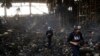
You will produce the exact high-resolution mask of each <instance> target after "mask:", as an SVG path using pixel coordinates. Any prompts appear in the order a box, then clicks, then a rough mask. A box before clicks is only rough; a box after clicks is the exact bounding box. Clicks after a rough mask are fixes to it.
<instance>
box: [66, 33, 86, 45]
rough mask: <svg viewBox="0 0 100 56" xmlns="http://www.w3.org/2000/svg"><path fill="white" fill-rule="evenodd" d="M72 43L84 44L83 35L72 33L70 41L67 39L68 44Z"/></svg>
mask: <svg viewBox="0 0 100 56" xmlns="http://www.w3.org/2000/svg"><path fill="white" fill-rule="evenodd" d="M70 41H73V42H79V43H80V45H82V44H84V39H83V37H82V33H81V32H80V33H78V34H75V33H74V32H72V33H70V35H69V37H68V39H67V42H70Z"/></svg>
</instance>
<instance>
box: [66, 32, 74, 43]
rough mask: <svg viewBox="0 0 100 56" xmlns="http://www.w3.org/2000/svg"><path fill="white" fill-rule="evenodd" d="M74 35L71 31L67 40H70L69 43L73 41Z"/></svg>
mask: <svg viewBox="0 0 100 56" xmlns="http://www.w3.org/2000/svg"><path fill="white" fill-rule="evenodd" d="M72 37H73V35H72V33H70V35H69V37H68V38H67V42H68V43H69V42H70V41H72Z"/></svg>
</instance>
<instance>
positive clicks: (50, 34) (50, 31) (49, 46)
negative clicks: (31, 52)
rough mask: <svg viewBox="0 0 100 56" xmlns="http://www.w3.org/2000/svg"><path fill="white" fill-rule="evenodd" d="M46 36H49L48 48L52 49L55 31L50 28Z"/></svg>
mask: <svg viewBox="0 0 100 56" xmlns="http://www.w3.org/2000/svg"><path fill="white" fill-rule="evenodd" d="M46 36H47V39H48V48H51V39H52V36H53V30H52V29H51V27H48V30H47V32H46Z"/></svg>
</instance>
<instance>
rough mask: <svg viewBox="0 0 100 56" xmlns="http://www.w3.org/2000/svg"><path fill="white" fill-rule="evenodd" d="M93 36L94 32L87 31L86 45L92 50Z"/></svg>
mask: <svg viewBox="0 0 100 56" xmlns="http://www.w3.org/2000/svg"><path fill="white" fill-rule="evenodd" d="M93 35H94V32H93V31H89V36H88V37H89V39H88V45H89V46H90V47H91V48H93V46H94V45H93Z"/></svg>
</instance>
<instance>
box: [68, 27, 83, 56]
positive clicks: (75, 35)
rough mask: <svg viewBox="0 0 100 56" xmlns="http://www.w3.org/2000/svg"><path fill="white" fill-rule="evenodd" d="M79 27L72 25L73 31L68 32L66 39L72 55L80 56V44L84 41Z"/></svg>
mask: <svg viewBox="0 0 100 56" xmlns="http://www.w3.org/2000/svg"><path fill="white" fill-rule="evenodd" d="M80 29H81V27H80V26H76V27H74V31H73V32H72V33H70V35H69V37H68V39H67V41H68V43H69V44H70V46H71V50H72V55H73V56H80V50H79V49H80V45H82V44H83V43H84V40H83V37H82V33H81V31H80Z"/></svg>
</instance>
